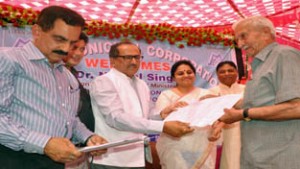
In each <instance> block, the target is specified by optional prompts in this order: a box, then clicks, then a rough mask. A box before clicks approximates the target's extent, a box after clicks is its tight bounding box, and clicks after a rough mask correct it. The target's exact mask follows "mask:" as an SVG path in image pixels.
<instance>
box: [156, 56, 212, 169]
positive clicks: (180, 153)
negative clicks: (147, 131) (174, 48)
mask: <svg viewBox="0 0 300 169" xmlns="http://www.w3.org/2000/svg"><path fill="white" fill-rule="evenodd" d="M171 76H172V78H173V80H174V81H175V82H176V86H175V87H174V88H172V89H168V90H166V91H163V92H162V93H161V94H160V96H159V97H158V100H157V102H156V107H157V108H158V109H164V108H166V107H168V108H170V109H173V110H176V109H177V108H180V107H183V106H186V105H188V103H189V102H193V101H195V100H199V99H200V98H201V97H203V96H205V95H208V94H209V91H208V90H206V89H202V88H198V87H195V86H194V82H195V79H196V76H195V68H194V66H193V65H192V64H191V62H189V61H187V60H181V61H178V62H176V63H175V64H174V65H173V66H172V68H171ZM166 116H167V114H165V115H162V117H163V118H165V117H166ZM209 132H210V127H209V126H207V127H202V128H200V127H195V131H194V132H192V133H189V134H187V135H185V136H183V137H181V138H175V137H172V136H169V135H166V134H161V135H160V137H159V139H158V140H157V144H156V148H157V152H158V156H159V158H160V164H161V166H162V169H191V168H194V164H195V163H196V162H197V161H198V162H199V159H200V161H202V162H200V163H201V164H200V165H198V167H199V166H200V168H201V169H214V168H215V164H216V146H215V145H214V143H213V142H209V141H208V136H209Z"/></svg>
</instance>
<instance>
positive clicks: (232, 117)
mask: <svg viewBox="0 0 300 169" xmlns="http://www.w3.org/2000/svg"><path fill="white" fill-rule="evenodd" d="M240 120H243V110H241V109H235V108H231V109H224V115H223V116H222V117H220V118H219V121H222V122H224V123H226V124H231V123H234V122H237V121H240Z"/></svg>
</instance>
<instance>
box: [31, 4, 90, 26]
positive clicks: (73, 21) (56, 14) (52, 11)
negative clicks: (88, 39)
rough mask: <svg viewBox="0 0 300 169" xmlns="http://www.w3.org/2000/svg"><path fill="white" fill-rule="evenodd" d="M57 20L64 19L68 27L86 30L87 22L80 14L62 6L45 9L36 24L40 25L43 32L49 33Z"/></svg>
mask: <svg viewBox="0 0 300 169" xmlns="http://www.w3.org/2000/svg"><path fill="white" fill-rule="evenodd" d="M57 19H62V20H63V21H64V22H65V23H66V24H67V25H71V26H80V27H82V29H83V28H84V24H85V21H84V19H83V17H82V16H81V15H80V14H78V13H77V12H75V11H73V10H71V9H69V8H65V7H61V6H49V7H46V8H44V9H43V10H42V11H41V13H40V14H39V16H38V19H37V22H36V24H37V25H39V26H40V27H41V28H42V30H43V31H49V30H51V29H53V27H54V22H55V21H56V20H57Z"/></svg>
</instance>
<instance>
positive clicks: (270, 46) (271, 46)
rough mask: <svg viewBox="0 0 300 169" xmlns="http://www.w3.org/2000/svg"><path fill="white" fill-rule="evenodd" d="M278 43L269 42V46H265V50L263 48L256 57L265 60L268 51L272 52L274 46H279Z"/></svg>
mask: <svg viewBox="0 0 300 169" xmlns="http://www.w3.org/2000/svg"><path fill="white" fill-rule="evenodd" d="M277 45H278V43H276V42H273V43H271V44H269V45H268V46H266V47H265V48H263V50H261V51H260V52H259V53H258V54H257V55H256V56H255V58H256V59H259V60H261V61H265V60H266V59H267V57H268V53H269V52H271V50H272V49H273V48H274V46H277Z"/></svg>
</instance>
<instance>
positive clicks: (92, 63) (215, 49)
mask: <svg viewBox="0 0 300 169" xmlns="http://www.w3.org/2000/svg"><path fill="white" fill-rule="evenodd" d="M0 39H1V46H0V49H3V48H4V49H5V48H7V47H20V46H23V45H24V44H26V43H27V42H29V41H30V39H31V29H30V27H25V28H16V27H6V28H0ZM120 40H121V39H109V38H107V37H96V38H94V37H90V39H89V43H88V44H87V47H86V50H85V57H84V58H83V60H82V61H81V63H80V64H79V65H78V66H76V69H77V70H78V71H79V74H78V79H79V80H80V82H81V83H82V84H83V85H84V86H85V87H86V88H87V89H88V88H89V83H90V81H91V80H92V79H93V78H95V77H97V76H101V75H103V74H105V73H106V72H108V71H109V69H110V63H109V57H108V53H109V49H110V46H111V45H112V44H114V43H117V42H119V41H120ZM132 42H133V43H136V44H137V45H139V47H140V48H141V50H142V55H143V56H144V58H143V59H142V60H141V65H140V70H139V71H138V72H137V74H136V76H137V77H139V78H141V79H143V80H144V81H146V83H147V84H148V86H149V87H150V90H151V97H152V101H156V99H157V97H158V95H159V94H160V93H161V91H163V90H165V89H169V88H171V87H173V86H174V85H175V84H174V82H172V78H171V76H170V69H171V67H172V65H173V64H174V62H176V61H179V60H182V59H186V60H190V61H191V62H192V63H193V65H194V66H195V68H196V79H197V80H196V82H195V86H197V87H202V88H211V87H213V86H215V85H217V84H218V79H217V76H216V72H215V68H216V66H217V64H218V63H219V62H221V61H224V60H232V61H234V62H235V61H236V59H235V51H234V49H231V48H229V47H224V46H221V45H203V46H201V47H190V46H185V47H184V48H178V47H177V46H176V45H170V44H169V43H168V42H161V41H154V42H153V43H152V44H148V43H146V42H145V41H143V40H140V41H134V40H132Z"/></svg>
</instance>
